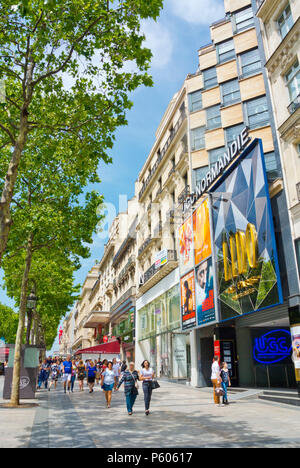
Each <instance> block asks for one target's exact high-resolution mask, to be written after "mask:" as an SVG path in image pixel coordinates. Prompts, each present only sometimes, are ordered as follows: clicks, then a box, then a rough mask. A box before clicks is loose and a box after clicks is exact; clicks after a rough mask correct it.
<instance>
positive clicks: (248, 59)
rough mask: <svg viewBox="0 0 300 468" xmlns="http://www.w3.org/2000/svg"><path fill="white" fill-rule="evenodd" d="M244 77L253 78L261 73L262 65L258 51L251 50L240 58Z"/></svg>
mask: <svg viewBox="0 0 300 468" xmlns="http://www.w3.org/2000/svg"><path fill="white" fill-rule="evenodd" d="M240 60H241V69H242V76H243V77H246V76H251V75H254V74H255V73H257V72H259V71H261V69H262V63H261V58H260V55H259V50H258V49H253V50H249V51H248V52H245V53H244V54H241V56H240Z"/></svg>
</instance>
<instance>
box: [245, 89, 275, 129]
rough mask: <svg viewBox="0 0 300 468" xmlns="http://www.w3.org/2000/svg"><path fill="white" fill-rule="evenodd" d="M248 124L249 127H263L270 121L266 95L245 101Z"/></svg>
mask: <svg viewBox="0 0 300 468" xmlns="http://www.w3.org/2000/svg"><path fill="white" fill-rule="evenodd" d="M246 112H247V119H248V125H249V127H250V128H251V129H253V128H258V127H263V126H265V125H268V124H269V123H270V116H269V108H268V102H267V97H266V96H263V97H261V98H258V99H253V100H252V101H248V102H246Z"/></svg>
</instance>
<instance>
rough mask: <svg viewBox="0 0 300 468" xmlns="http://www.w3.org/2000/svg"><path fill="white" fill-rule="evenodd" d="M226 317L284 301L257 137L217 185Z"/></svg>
mask: <svg viewBox="0 0 300 468" xmlns="http://www.w3.org/2000/svg"><path fill="white" fill-rule="evenodd" d="M212 198H213V221H214V222H213V224H214V248H215V254H216V261H217V270H218V288H219V291H218V299H219V301H220V305H221V319H222V320H228V319H232V318H235V317H238V316H242V315H244V314H248V313H252V312H256V311H258V310H262V309H265V308H269V307H273V306H275V305H278V304H281V303H282V301H283V299H282V290H281V283H280V274H279V266H278V258H277V251H276V243H275V236H274V227H273V219H272V211H271V204H270V198H269V190H268V182H267V177H266V170H265V163H264V158H263V150H262V143H261V141H260V140H255V141H254V142H253V143H252V144H251V145H250V146H249V147H248V148H247V149H246V150H245V151H244V153H243V154H242V155H241V157H240V158H239V159H238V160H237V161H236V162H235V163H234V164H233V165H232V166H231V168H230V169H228V170H227V171H226V172H225V173H224V174H223V176H222V178H221V179H220V181H218V182H217V183H216V184H215V185H214V187H213V189H212Z"/></svg>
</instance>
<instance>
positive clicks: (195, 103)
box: [189, 91, 202, 112]
mask: <svg viewBox="0 0 300 468" xmlns="http://www.w3.org/2000/svg"><path fill="white" fill-rule="evenodd" d="M189 107H190V112H196V111H198V110H201V109H202V92H201V91H196V92H195V93H191V94H189Z"/></svg>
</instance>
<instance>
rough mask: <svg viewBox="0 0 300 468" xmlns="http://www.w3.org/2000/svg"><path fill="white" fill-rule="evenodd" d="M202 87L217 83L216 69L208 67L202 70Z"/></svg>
mask: <svg viewBox="0 0 300 468" xmlns="http://www.w3.org/2000/svg"><path fill="white" fill-rule="evenodd" d="M203 80H204V88H205V89H210V88H214V87H215V86H217V85H218V77H217V69H216V68H215V67H213V68H208V69H207V70H204V71H203Z"/></svg>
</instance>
